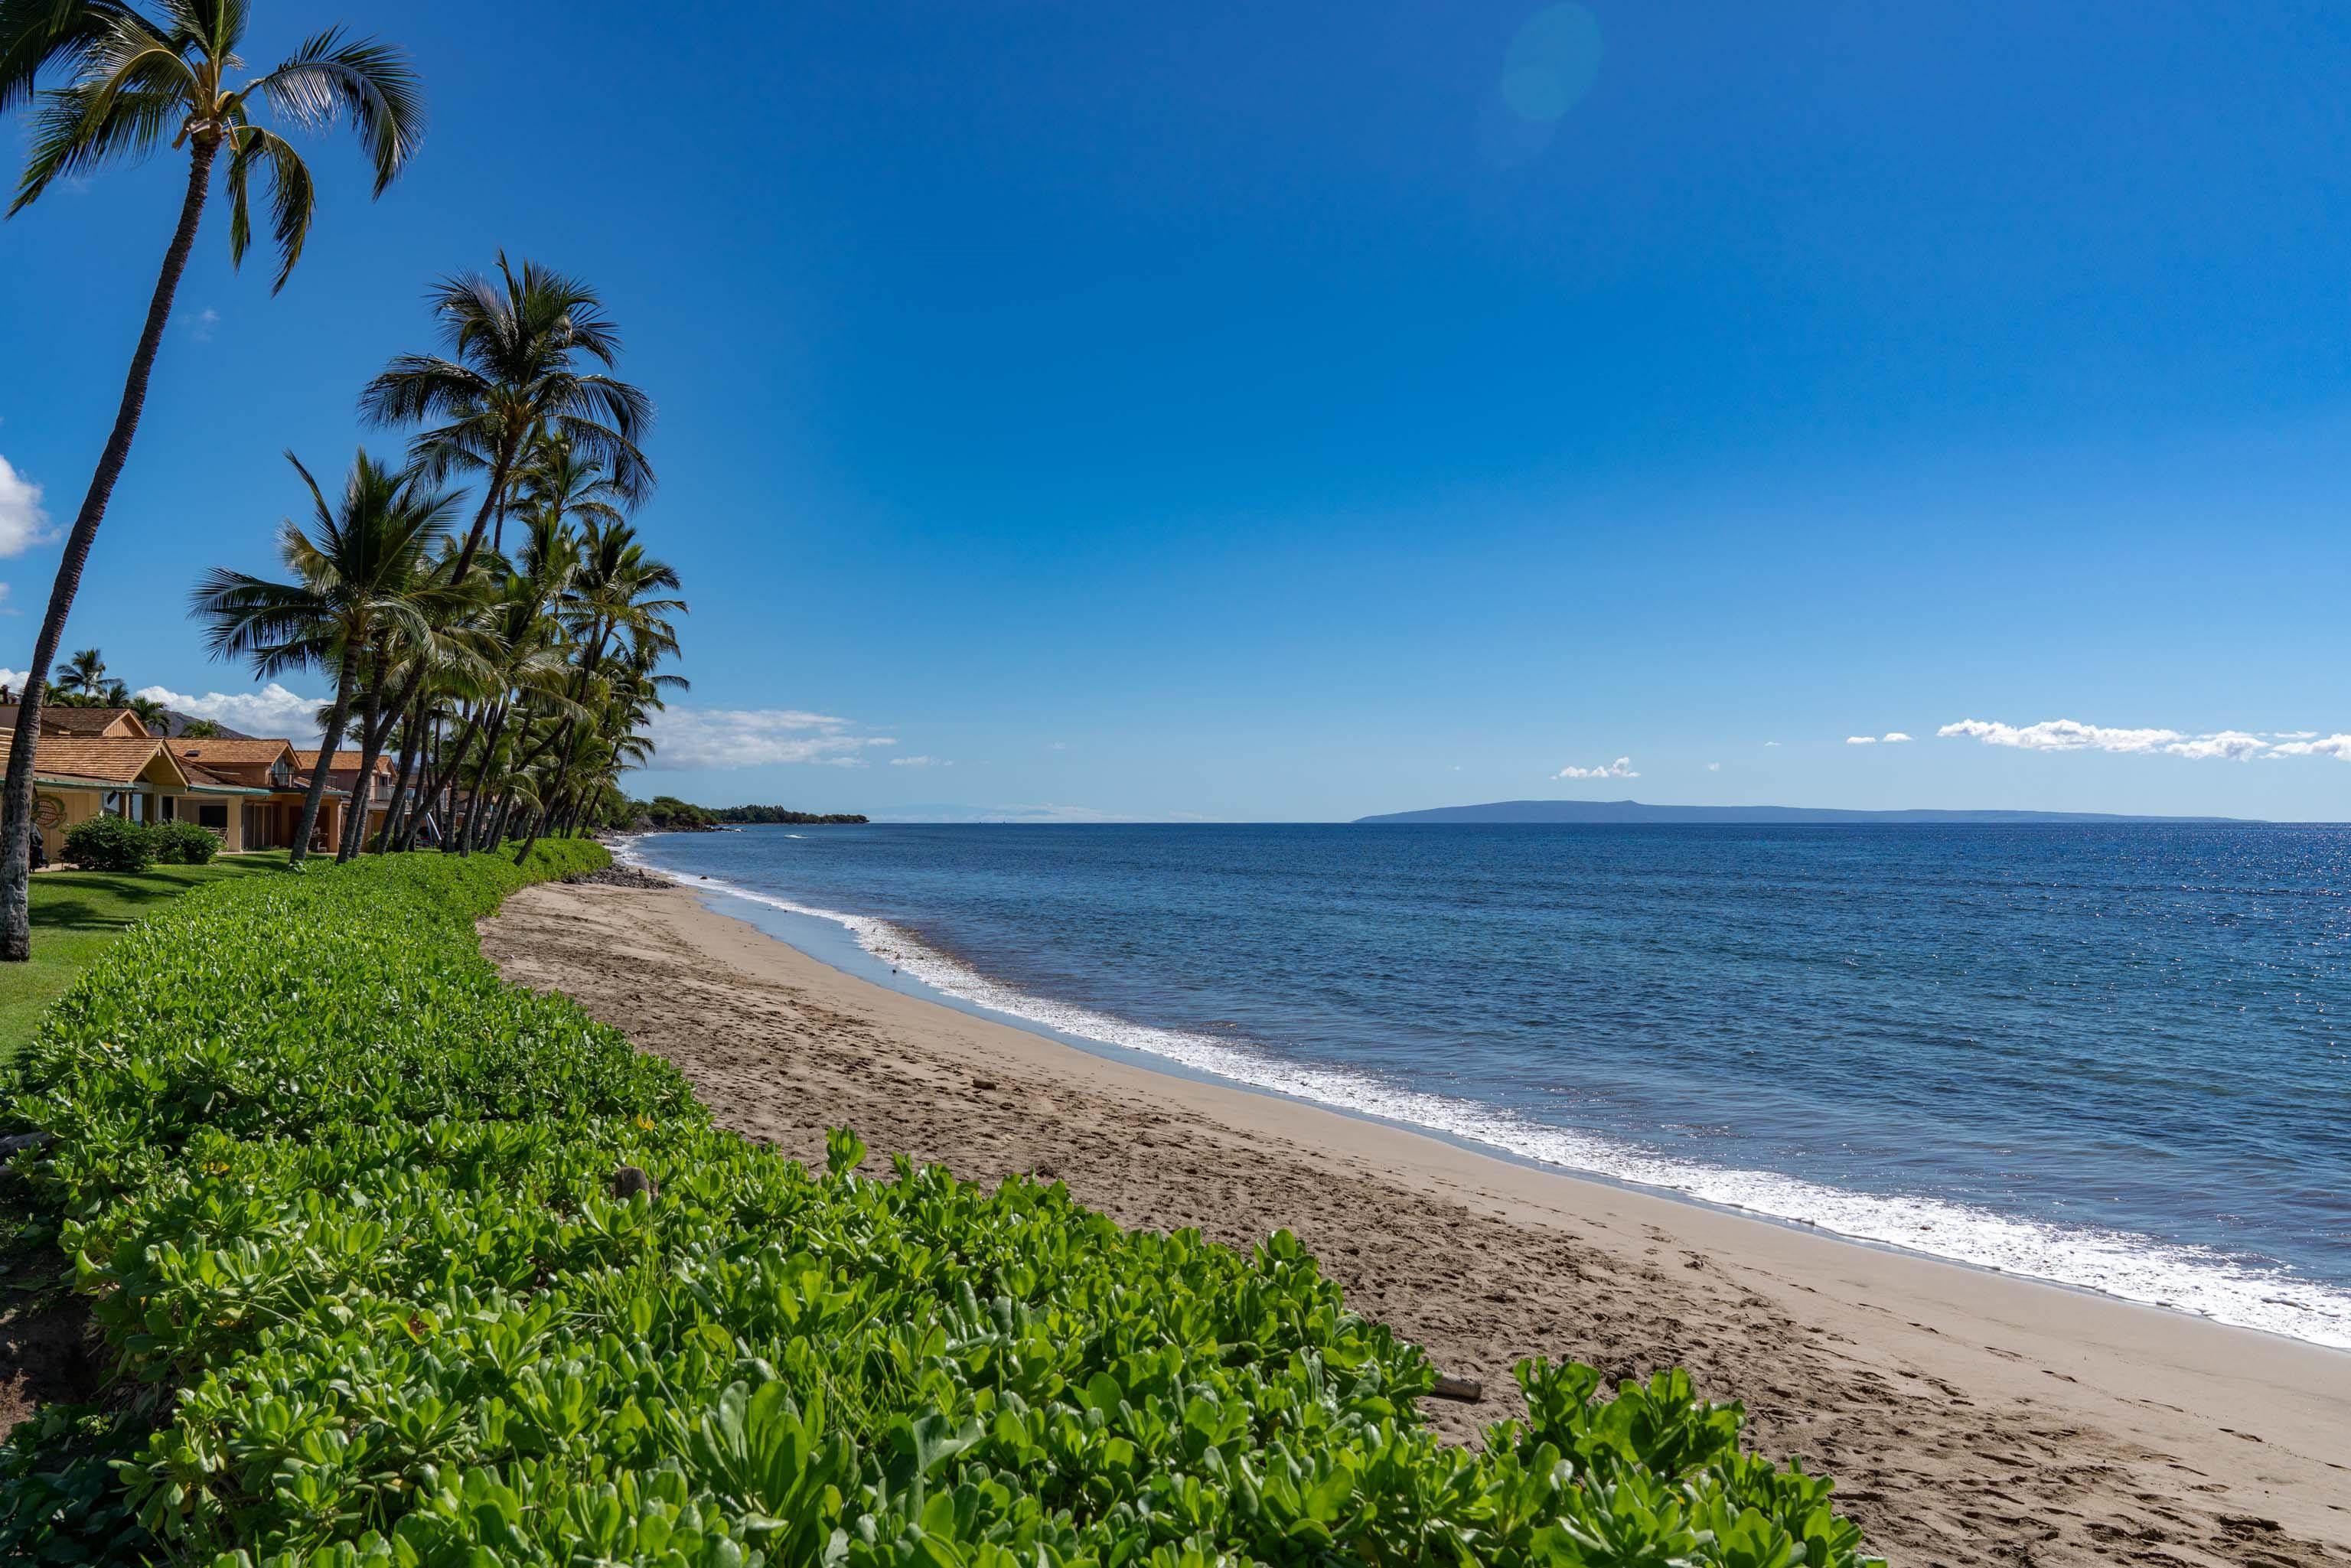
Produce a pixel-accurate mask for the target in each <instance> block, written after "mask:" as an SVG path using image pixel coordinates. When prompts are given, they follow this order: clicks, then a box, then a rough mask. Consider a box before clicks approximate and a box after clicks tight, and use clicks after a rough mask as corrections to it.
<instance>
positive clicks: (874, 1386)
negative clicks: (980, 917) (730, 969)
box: [0, 841, 1861, 1568]
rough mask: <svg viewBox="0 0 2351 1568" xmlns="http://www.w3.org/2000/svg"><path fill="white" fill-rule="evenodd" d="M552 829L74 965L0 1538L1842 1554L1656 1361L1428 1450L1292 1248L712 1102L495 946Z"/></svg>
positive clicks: (1073, 1550) (1850, 1533) (1748, 1559)
mask: <svg viewBox="0 0 2351 1568" xmlns="http://www.w3.org/2000/svg"><path fill="white" fill-rule="evenodd" d="M600 858H601V852H597V851H595V850H594V849H593V847H592V846H588V845H583V844H580V843H576V842H569V841H558V842H555V843H553V844H549V845H545V846H542V854H541V855H540V856H539V857H538V858H537V859H536V860H535V862H534V864H533V866H532V867H531V869H530V871H529V872H528V873H523V872H517V871H516V870H515V869H514V868H513V867H512V866H511V865H510V863H509V862H507V859H506V858H505V857H489V856H476V857H473V858H472V859H471V860H460V859H456V858H454V857H444V856H437V855H436V856H430V857H414V856H404V857H393V858H392V859H390V860H385V861H371V862H358V863H355V864H353V865H350V866H347V867H342V868H338V869H335V870H332V871H329V872H327V873H323V874H321V875H318V876H313V877H307V878H290V877H289V878H266V879H257V880H256V881H252V882H240V883H235V884H229V885H223V886H218V887H214V888H210V889H206V890H204V891H202V892H199V893H196V894H191V895H189V896H188V897H187V898H186V899H184V900H183V901H182V902H181V904H179V905H177V906H175V907H174V908H173V909H172V910H171V911H170V912H168V913H167V914H165V915H163V916H162V918H161V919H159V920H157V921H155V922H154V923H152V925H150V926H149V927H146V928H144V929H142V930H141V931H139V932H136V933H134V934H133V935H131V936H128V937H126V938H124V939H123V941H122V942H121V943H120V944H119V945H118V946H116V947H115V948H114V949H112V950H111V951H110V954H109V955H108V956H107V958H106V959H104V960H103V961H102V962H101V963H100V964H99V965H98V966H96V967H94V968H93V970H92V971H91V972H90V974H89V977H87V978H86V979H85V980H84V981H83V983H82V984H81V985H80V986H78V988H76V989H75V990H74V991H73V992H71V993H69V994H68V997H67V998H64V1000H63V1001H61V1002H60V1003H59V1005H58V1006H57V1009H56V1010H55V1012H54V1013H53V1014H52V1015H51V1016H50V1018H49V1019H48V1020H47V1024H46V1025H45V1027H44V1029H43V1030H42V1032H41V1035H40V1038H39V1040H37V1043H36V1045H35V1047H34V1049H33V1051H31V1053H30V1056H29V1059H28V1061H27V1062H26V1067H25V1069H24V1071H23V1073H22V1077H21V1081H20V1082H17V1083H16V1084H13V1085H7V1086H5V1087H8V1088H11V1089H13V1090H14V1091H15V1092H13V1093H12V1094H10V1095H9V1096H8V1098H7V1100H6V1102H5V1103H8V1104H10V1105H12V1106H13V1107H15V1115H16V1119H17V1122H18V1124H22V1125H27V1126H38V1127H41V1128H44V1129H47V1130H48V1131H50V1132H53V1133H55V1134H57V1141H56V1143H55V1144H54V1145H51V1146H50V1147H49V1148H48V1150H47V1152H46V1154H44V1155H40V1156H37V1158H36V1157H34V1156H19V1168H20V1174H21V1175H22V1176H24V1177H25V1179H27V1180H28V1181H29V1182H30V1183H31V1184H32V1188H33V1191H34V1193H35V1194H36V1196H37V1199H38V1201H39V1203H40V1205H41V1207H42V1210H43V1212H44V1213H46V1214H47V1215H49V1216H50V1217H52V1218H53V1220H54V1222H55V1223H56V1224H57V1227H58V1235H59V1239H60V1241H61V1242H62V1243H63V1245H64V1246H65V1248H66V1249H68V1252H69V1253H70V1254H71V1255H72V1256H73V1257H74V1258H75V1260H76V1270H77V1285H78V1289H80V1290H81V1291H83V1292H84V1293H85V1294H86V1295H87V1296H88V1298H89V1301H90V1302H91V1311H92V1317H93V1320H94V1322H95V1323H96V1325H97V1326H98V1328H99V1330H100V1331H101V1332H102V1333H104V1334H105V1336H106V1338H107V1340H108V1342H109V1345H110V1351H111V1354H113V1355H114V1356H116V1357H118V1358H119V1362H118V1369H117V1371H116V1373H115V1386H114V1387H113V1388H112V1389H111V1390H110V1393H109V1396H108V1399H107V1403H106V1405H105V1406H104V1407H103V1409H102V1410H94V1411H90V1412H85V1413H78V1414H77V1413H70V1412H60V1413H57V1414H55V1415H53V1416H50V1417H49V1418H48V1419H47V1420H46V1421H44V1422H42V1423H37V1424H35V1425H32V1426H30V1427H27V1428H26V1429H24V1431H23V1432H22V1433H20V1435H19V1437H18V1438H17V1439H16V1443H15V1445H14V1446H13V1448H12V1450H11V1456H10V1457H9V1458H6V1459H5V1460H0V1557H5V1556H9V1555H10V1554H11V1553H15V1554H16V1555H18V1556H31V1557H36V1558H39V1557H43V1556H46V1558H47V1560H51V1561H69V1560H73V1559H74V1558H75V1557H76V1556H77V1555H78V1556H79V1557H81V1558H82V1559H84V1560H119V1559H120V1558H123V1557H128V1556H132V1555H135V1554H138V1553H141V1552H150V1553H153V1554H156V1555H171V1556H175V1557H179V1558H182V1559H185V1560H191V1561H197V1562H204V1561H215V1562H219V1563H268V1564H281V1565H286V1568H291V1565H294V1564H304V1565H313V1564H315V1565H319V1568H324V1565H327V1564H383V1565H387V1568H390V1565H395V1564H414V1565H417V1568H440V1565H444V1564H447V1565H451V1568H455V1565H457V1564H465V1565H467V1568H476V1565H479V1568H491V1565H496V1564H547V1565H553V1564H569V1563H632V1564H636V1563H642V1564H654V1563H659V1564H676V1565H681V1568H683V1565H686V1564H712V1565H717V1564H729V1565H743V1564H754V1563H777V1564H784V1563H789V1564H816V1563H827V1564H841V1565H844V1568H883V1565H885V1564H887V1565H893V1568H897V1565H904V1568H915V1565H923V1568H956V1565H963V1564H967V1565H970V1568H1015V1565H1016V1564H1018V1565H1019V1568H1037V1565H1039V1564H1043V1565H1046V1568H1053V1565H1057V1564H1080V1563H1086V1564H1100V1565H1102V1568H1111V1565H1113V1564H1123V1563H1134V1564H1148V1565H1151V1568H1207V1565H1208V1564H1211V1563H1228V1562H1235V1563H1237V1562H1240V1561H1244V1560H1256V1561H1264V1562H1273V1563H1301V1564H1303V1563H1339V1562H1349V1563H1370V1564H1384V1563H1398V1564H1402V1563H1504V1564H1510V1563H1526V1564H1596V1563H1656V1564H1667V1563H1693V1564H1722V1565H1735V1568H1790V1565H1791V1564H1793V1563H1800V1562H1801V1563H1805V1564H1807V1565H1808V1568H1844V1565H1847V1564H1853V1563H1858V1562H1860V1561H1861V1558H1860V1556H1859V1544H1858V1532H1857V1531H1855V1529H1854V1527H1853V1526H1852V1525H1851V1524H1849V1523H1847V1522H1846V1521H1843V1520H1841V1519H1839V1518H1838V1517H1837V1516H1836V1515H1835V1514H1834V1511H1833V1510H1832V1508H1831V1505H1830V1502H1829V1500H1828V1492H1829V1484H1828V1483H1827V1482H1826V1481H1824V1480H1820V1479H1814V1478H1812V1477H1809V1476H1806V1475H1804V1474H1803V1473H1802V1471H1801V1470H1798V1469H1792V1468H1791V1469H1782V1468H1779V1467H1776V1466H1774V1465H1772V1464H1771V1462H1769V1461H1767V1460H1765V1459H1762V1458H1755V1457H1751V1456H1745V1455H1741V1454H1740V1452H1739V1450H1738V1445H1737V1437H1738V1431H1739V1414H1738V1412H1737V1410H1736V1408H1735V1407H1730V1406H1709V1405H1708V1404H1705V1403H1703V1402H1701V1401H1699V1400H1698V1399H1697V1398H1696V1397H1695V1396H1694V1394H1693V1392H1692V1390H1691V1388H1690V1385H1689V1384H1688V1381H1687V1377H1685V1376H1684V1375H1681V1374H1678V1373H1675V1374H1668V1375H1661V1376H1659V1377H1658V1378H1656V1379H1654V1380H1653V1381H1652V1382H1651V1383H1650V1384H1648V1385H1646V1386H1632V1385H1627V1386H1626V1387H1625V1389H1624V1390H1622V1391H1621V1392H1620V1393H1619V1394H1618V1396H1616V1397H1615V1398H1614V1399H1609V1400H1602V1399H1599V1398H1597V1397H1596V1396H1597V1395H1598V1393H1599V1389H1598V1385H1599V1377H1598V1375H1597V1374H1595V1373H1593V1372H1592V1371H1591V1370H1590V1369H1588V1368H1584V1367H1580V1366H1573V1365H1569V1366H1562V1367H1552V1366H1547V1365H1543V1364H1528V1365H1526V1366H1523V1367H1522V1368H1521V1369H1520V1377H1521V1381H1522V1382H1523V1383H1524V1385H1526V1388H1527V1391H1528V1395H1529V1405H1530V1418H1529V1420H1528V1421H1526V1422H1525V1423H1522V1424H1503V1425H1501V1426H1498V1427H1494V1428H1493V1429H1492V1430H1491V1431H1490V1432H1489V1437H1488V1447H1487V1449H1486V1451H1485V1452H1483V1453H1471V1452H1469V1451H1467V1450H1464V1449H1460V1448H1448V1447H1447V1446H1445V1445H1444V1444H1442V1443H1440V1442H1439V1441H1438V1440H1437V1437H1436V1436H1435V1434H1434V1433H1433V1432H1432V1431H1431V1430H1430V1429H1429V1428H1428V1427H1426V1426H1425V1425H1424V1424H1423V1423H1422V1421H1421V1420H1420V1418H1419V1416H1418V1415H1417V1414H1416V1409H1415V1402H1416V1399H1417V1398H1418V1397H1420V1396H1423V1395H1425V1394H1426V1393H1427V1392H1428V1390H1429V1388H1430V1387H1431V1385H1432V1383H1433V1373H1432V1371H1431V1368H1430V1367H1429V1365H1428V1363H1427V1361H1426V1358H1425V1357H1424V1356H1423V1355H1422V1354H1421V1353H1420V1352H1419V1351H1418V1350H1417V1349H1416V1348H1415V1347H1413V1346H1411V1345H1409V1344H1405V1343H1401V1342H1399V1341H1398V1340H1396V1339H1395V1336H1394V1335H1393V1334H1392V1333H1389V1332H1388V1331H1387V1330H1386V1329H1385V1328H1384V1327H1382V1326H1381V1325H1379V1324H1377V1323H1374V1322H1367V1321H1365V1320H1364V1319H1363V1318H1360V1317H1358V1316H1357V1315H1355V1314H1354V1313H1353V1312H1349V1311H1348V1310H1347V1309H1346V1307H1345V1304H1344V1302H1343V1301H1342V1300H1341V1298H1340V1293H1339V1291H1338V1289H1337V1287H1336V1286H1335V1285H1333V1284H1332V1282H1331V1281H1327V1280H1325V1279H1323V1278H1322V1276H1321V1274H1320V1273H1319V1271H1318V1270H1316V1268H1315V1266H1314V1262H1313V1260H1312V1259H1311V1258H1310V1257H1309V1256H1308V1255H1307V1254H1306V1252H1305V1251H1304V1249H1302V1248H1301V1247H1300V1246H1299V1245H1298V1243H1297V1242H1295V1241H1294V1240H1292V1239H1290V1238H1289V1237H1288V1236H1287V1235H1284V1234H1277V1235H1275V1236H1274V1237H1272V1238H1270V1239H1268V1240H1267V1241H1266V1242H1265V1243H1264V1244H1263V1245H1262V1246H1260V1247H1259V1248H1258V1249H1255V1250H1254V1251H1253V1252H1251V1253H1249V1254H1247V1255H1243V1254H1241V1253H1238V1252H1235V1251H1232V1250H1230V1249H1226V1248H1223V1247H1219V1246H1217V1245H1214V1244H1212V1243H1210V1242H1207V1241H1206V1240H1204V1239H1201V1238H1200V1237H1199V1236H1198V1235H1197V1234H1196V1233H1193V1232H1182V1233H1178V1234H1176V1235H1173V1236H1161V1235H1155V1234H1151V1233H1144V1232H1134V1231H1128V1230H1124V1229H1123V1228H1120V1227H1118V1226H1117V1225H1115V1224H1113V1222H1111V1221H1110V1220H1108V1219H1106V1218H1103V1217H1102V1216H1100V1215H1096V1214H1092V1213H1090V1212H1089V1211H1087V1210H1085V1209H1083V1208H1081V1207H1079V1206H1078V1205H1077V1204H1075V1203H1074V1202H1072V1201H1071V1198H1070V1197H1069V1195H1068V1194H1067V1192H1065V1191H1064V1190H1063V1189H1062V1188H1061V1186H1059V1185H1050V1186H1047V1185H1041V1184H1039V1183H1036V1182H1033V1181H1028V1180H1021V1179H1014V1180H1011V1181H1008V1182H1006V1183H1005V1184H1003V1185H1002V1186H998V1187H996V1188H994V1189H992V1190H991V1189H983V1188H981V1187H979V1186H974V1185H971V1184H967V1183H962V1182H957V1181H956V1180H955V1179H954V1178H953V1177H951V1176H948V1175H947V1174H946V1172H944V1171H942V1170H939V1169H936V1168H932V1169H927V1170H918V1169H916V1168H914V1166H912V1165H910V1164H909V1163H907V1162H906V1161H905V1160H904V1159H903V1158H901V1159H899V1160H897V1161H895V1162H894V1163H893V1166H892V1167H891V1169H890V1170H889V1171H888V1172H887V1173H886V1174H882V1175H878V1176H868V1175H866V1174H864V1172H863V1169H862V1167H863V1164H864V1155H865V1151H864V1148H863V1145H862V1144H860V1143H859V1142H858V1140H857V1139H856V1138H855V1137H854V1136H853V1135H852V1134H848V1133H846V1132H836V1133H835V1134H833V1135H832V1137H831V1152H830V1157H829V1159H828V1162H827V1168H826V1169H825V1170H824V1171H822V1172H820V1173H811V1172H810V1171H808V1170H805V1169H803V1168H802V1167H801V1166H799V1165H798V1164H796V1163H793V1162H789V1161H787V1160H785V1159H783V1158H781V1157H780V1156H778V1155H776V1154H774V1153H773V1152H771V1151H768V1150H766V1149H763V1148H761V1147H759V1146H758V1145H753V1144H751V1143H749V1142H747V1141H746V1140H744V1139H741V1138H739V1137H737V1136H735V1135H733V1134H726V1133H723V1132H720V1131H717V1130H715V1129H713V1128H712V1127H711V1126H710V1125H709V1124H708V1121H707V1117H706V1114H705V1112H704V1111H703V1109H702V1107H701V1106H700V1105H698V1104H697V1103H695V1101H694V1099H693V1098H692V1096H691V1094H690V1093H689V1092H688V1091H687V1087H686V1085H685V1083H684V1080H683V1079H682V1078H681V1077H680V1075H679V1074H678V1073H677V1072H676V1071H674V1069H672V1068H671V1067H669V1066H668V1065H667V1064H666V1063H665V1062H663V1061H658V1060H657V1059H654V1058H651V1057H647V1056H644V1055H642V1054H640V1053H638V1052H637V1051H634V1050H633V1049H632V1048H631V1046H630V1045H629V1043H628V1041H627V1040H624V1039H622V1037H621V1036H619V1035H617V1034H615V1033H614V1032H613V1031H611V1030H608V1029H605V1028H603V1027H602V1026H601V1025H599V1024H597V1023H595V1022H594V1021H593V1020H591V1019H589V1018H588V1017H587V1016H586V1015H585V1014H584V1013H582V1012H581V1011H580V1009H578V1008H577V1007H576V1006H575V1005H573V1004H572V1003H571V1002H569V1000H568V999H566V998H562V997H559V996H539V995H537V994H534V993H531V992H528V991H524V990H520V989H517V988H509V987H507V986H506V985H504V984H503V983H502V982H501V981H500V980H499V978H498V977H497V975H496V972H495V971H494V970H493V969H492V968H491V967H490V966H489V965H488V964H487V963H486V961H484V960H483V958H482V957H481V956H480V954H479V951H478V948H477V946H476V945H475V940H474V936H473V930H472V923H473V921H474V920H475V918H476V917H477V916H479V915H482V914H485V913H486V912H487V911H488V910H489V909H491V908H493V907H495V905H496V902H497V900H498V898H499V897H500V896H501V895H502V894H504V893H506V892H507V891H508V890H509V889H511V888H513V887H515V886H517V885H519V884H520V883H522V882H523V881H524V880H526V879H527V878H528V877H530V876H538V875H548V874H555V873H560V872H563V871H568V870H575V869H580V868H582V867H584V866H585V865H587V864H589V863H591V862H592V860H594V859H600ZM28 1160H29V1161H30V1162H31V1163H30V1164H29V1166H27V1165H26V1162H27V1161H28ZM621 1166H634V1167H638V1168H639V1169H641V1170H642V1171H643V1172H645V1173H647V1174H648V1175H649V1176H651V1177H652V1179H653V1183H654V1184H656V1190H655V1191H654V1192H651V1193H646V1192H634V1193H632V1194H631V1196H628V1197H614V1196H613V1194H614V1192H615V1190H616V1186H615V1183H614V1175H615V1171H616V1169H617V1168H618V1167H621ZM109 1461H116V1462H114V1463H112V1464H110V1463H109Z"/></svg>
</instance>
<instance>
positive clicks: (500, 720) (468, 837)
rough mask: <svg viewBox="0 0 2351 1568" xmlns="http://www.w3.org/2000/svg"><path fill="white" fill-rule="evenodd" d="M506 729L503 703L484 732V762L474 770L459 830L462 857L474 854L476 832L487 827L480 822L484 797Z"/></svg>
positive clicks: (457, 837)
mask: <svg viewBox="0 0 2351 1568" xmlns="http://www.w3.org/2000/svg"><path fill="white" fill-rule="evenodd" d="M506 727H507V709H506V705H505V704H503V703H501V704H500V705H499V706H498V707H497V708H496V711H494V712H493V713H492V714H491V715H490V722H489V727H487V728H486V729H485V730H484V731H483V732H482V760H481V764H480V766H479V767H477V768H475V770H474V788H473V790H472V792H471V793H470V794H468V795H467V796H466V797H465V825H464V826H463V827H462V828H460V829H459V830H458V831H457V835H456V839H457V852H458V853H459V854H461V855H465V854H471V853H473V852H474V832H475V829H476V828H477V827H480V826H483V825H485V824H484V823H483V822H482V821H480V819H481V815H482V797H483V796H484V795H485V794H486V793H487V792H488V791H489V787H490V763H491V761H492V760H493V759H494V758H496V756H497V754H498V739H499V737H501V736H502V735H504V734H505V732H506Z"/></svg>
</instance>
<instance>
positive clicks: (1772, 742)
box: [1763, 740, 1780, 750]
mask: <svg viewBox="0 0 2351 1568" xmlns="http://www.w3.org/2000/svg"><path fill="white" fill-rule="evenodd" d="M1779 744H1780V743H1779V742H1778V741H1776V740H1767V741H1765V742H1764V743H1763V745H1764V748H1765V749H1766V750H1769V749H1770V748H1771V747H1774V746H1777V745H1779Z"/></svg>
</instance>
